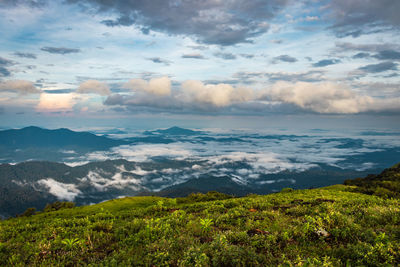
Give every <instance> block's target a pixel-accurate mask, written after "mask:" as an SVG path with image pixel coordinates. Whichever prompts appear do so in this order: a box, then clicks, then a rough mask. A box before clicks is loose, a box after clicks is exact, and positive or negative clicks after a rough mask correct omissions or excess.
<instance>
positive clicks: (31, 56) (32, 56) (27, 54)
mask: <svg viewBox="0 0 400 267" xmlns="http://www.w3.org/2000/svg"><path fill="white" fill-rule="evenodd" d="M13 55H14V56H17V57H22V58H31V59H36V55H35V54H33V53H24V52H14V53H13Z"/></svg>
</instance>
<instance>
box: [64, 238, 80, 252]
mask: <svg viewBox="0 0 400 267" xmlns="http://www.w3.org/2000/svg"><path fill="white" fill-rule="evenodd" d="M61 243H62V244H64V245H65V247H66V249H67V250H73V249H74V248H76V247H78V246H80V245H81V244H82V241H81V240H79V238H71V239H68V238H66V239H64V240H62V241H61Z"/></svg>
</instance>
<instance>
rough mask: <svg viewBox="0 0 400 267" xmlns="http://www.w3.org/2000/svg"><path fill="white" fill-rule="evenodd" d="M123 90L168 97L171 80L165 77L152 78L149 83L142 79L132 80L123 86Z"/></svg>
mask: <svg viewBox="0 0 400 267" xmlns="http://www.w3.org/2000/svg"><path fill="white" fill-rule="evenodd" d="M123 88H125V89H130V90H132V91H135V92H146V93H149V94H153V95H159V96H163V95H170V94H171V80H170V79H169V78H168V77H167V76H164V77H160V78H153V79H151V80H150V81H148V82H147V81H145V80H142V79H132V80H130V81H129V82H127V83H125V84H124V85H123Z"/></svg>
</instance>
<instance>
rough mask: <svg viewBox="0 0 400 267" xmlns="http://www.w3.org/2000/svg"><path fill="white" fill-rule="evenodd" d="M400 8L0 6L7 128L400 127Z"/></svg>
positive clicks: (179, 0) (160, 1)
mask: <svg viewBox="0 0 400 267" xmlns="http://www.w3.org/2000/svg"><path fill="white" fill-rule="evenodd" d="M398 10H400V1H398V0H380V1H373V0H352V1H348V0H325V1H317V0H301V1H294V0H270V1H266V0H253V1H248V0H225V1H222V0H204V1H196V0H151V1H149V0H115V1H104V0H52V1H50V0H0V33H1V38H0V120H1V124H0V126H1V127H10V126H23V125H32V124H33V125H45V124H47V125H50V126H53V125H54V126H57V127H62V126H63V125H66V126H70V125H72V126H73V125H76V124H78V123H79V124H80V125H85V124H91V125H96V124H97V125H102V126H105V125H118V124H132V123H136V124H137V125H138V126H137V127H140V126H141V125H142V126H143V127H144V128H150V127H151V126H154V125H157V126H164V127H167V126H168V124H183V125H189V126H191V127H195V126H199V127H216V126H218V125H225V124H226V125H227V127H241V126H243V127H247V126H260V122H265V123H268V122H270V121H275V123H277V124H278V126H279V122H276V121H277V120H278V121H280V122H282V124H292V125H293V124H295V125H300V124H303V123H310V121H312V122H315V124H318V123H322V122H325V124H324V125H323V127H325V126H326V127H328V126H329V124H330V123H331V122H332V123H333V124H341V126H342V127H346V125H349V124H353V123H355V124H357V123H360V121H361V122H365V125H368V126H369V127H374V126H375V127H388V128H390V127H400V126H396V125H400V83H399V81H400V74H399V62H400V35H399V30H400V16H398ZM226 121H230V123H226ZM326 121H328V122H327V123H326ZM152 122H154V123H152ZM261 124H263V123H261ZM326 124H328V125H326ZM361 124H362V123H361ZM310 127H311V126H310Z"/></svg>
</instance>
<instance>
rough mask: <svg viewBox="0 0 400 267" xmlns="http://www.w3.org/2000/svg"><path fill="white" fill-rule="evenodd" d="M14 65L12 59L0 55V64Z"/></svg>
mask: <svg viewBox="0 0 400 267" xmlns="http://www.w3.org/2000/svg"><path fill="white" fill-rule="evenodd" d="M11 65H14V62H13V61H12V60H9V59H6V58H3V57H0V66H11Z"/></svg>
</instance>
